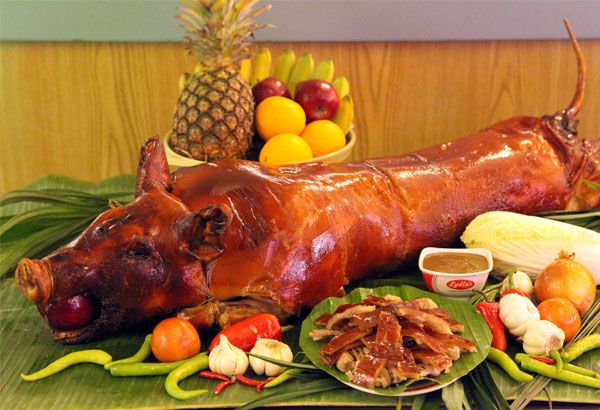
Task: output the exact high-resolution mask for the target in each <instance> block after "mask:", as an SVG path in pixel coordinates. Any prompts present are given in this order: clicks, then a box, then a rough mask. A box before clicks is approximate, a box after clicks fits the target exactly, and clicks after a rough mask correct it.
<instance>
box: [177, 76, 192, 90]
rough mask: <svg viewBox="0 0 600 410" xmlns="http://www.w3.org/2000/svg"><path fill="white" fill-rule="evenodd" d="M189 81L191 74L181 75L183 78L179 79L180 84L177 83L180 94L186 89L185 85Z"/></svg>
mask: <svg viewBox="0 0 600 410" xmlns="http://www.w3.org/2000/svg"><path fill="white" fill-rule="evenodd" d="M189 79H190V75H189V73H183V74H181V76H180V77H179V82H178V83H177V85H178V86H179V92H182V91H183V89H184V88H185V85H186V84H187V82H188V80H189Z"/></svg>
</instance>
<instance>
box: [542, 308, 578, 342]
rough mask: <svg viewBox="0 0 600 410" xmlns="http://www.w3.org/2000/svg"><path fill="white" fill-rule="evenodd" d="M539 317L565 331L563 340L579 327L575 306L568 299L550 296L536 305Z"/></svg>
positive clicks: (570, 337) (568, 337)
mask: <svg viewBox="0 0 600 410" xmlns="http://www.w3.org/2000/svg"><path fill="white" fill-rule="evenodd" d="M538 311H539V312H540V319H542V320H549V321H550V322H552V323H554V324H555V325H556V326H558V327H560V328H561V329H562V330H563V332H565V341H569V340H571V339H572V338H573V337H574V336H575V335H576V334H577V332H578V331H579V328H580V327H581V318H580V317H579V312H578V311H577V308H576V307H575V305H574V304H573V303H571V301H570V300H569V299H565V298H551V299H546V300H544V301H543V302H542V303H540V304H539V305H538Z"/></svg>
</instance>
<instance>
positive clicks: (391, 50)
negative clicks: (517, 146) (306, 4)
mask: <svg viewBox="0 0 600 410" xmlns="http://www.w3.org/2000/svg"><path fill="white" fill-rule="evenodd" d="M581 43H582V48H583V52H584V53H585V56H586V59H587V63H588V73H589V74H588V85H587V97H586V100H585V104H584V108H583V110H582V112H581V114H580V120H581V124H580V128H579V129H580V134H581V135H582V136H585V137H588V138H594V139H598V138H600V40H590V41H582V42H581ZM270 47H271V48H272V50H273V52H274V54H275V55H276V54H278V53H279V52H280V51H281V50H283V49H285V48H290V47H291V48H293V49H294V50H295V51H296V53H297V54H299V53H301V52H303V51H306V50H310V51H312V52H313V54H314V56H315V58H316V59H317V60H318V59H320V58H324V57H330V58H333V59H334V60H335V63H336V72H337V73H340V74H345V75H347V76H348V77H349V78H350V81H351V94H352V95H353V97H354V98H355V104H356V120H355V122H356V127H357V133H358V142H357V145H356V147H355V151H354V153H353V158H354V159H362V158H367V157H375V156H384V155H394V154H400V153H404V152H407V151H412V150H416V149H419V148H422V147H425V146H429V145H432V144H437V143H441V142H444V141H448V140H451V139H454V138H456V137H459V136H463V135H467V134H469V133H472V132H474V131H476V130H478V129H480V128H482V127H485V126H487V125H489V124H491V123H493V122H495V121H498V120H501V119H504V118H508V117H511V116H513V115H516V114H528V115H542V114H551V113H554V112H555V111H557V110H559V109H562V108H563V107H564V106H565V105H566V104H567V103H568V102H569V101H570V99H571V96H572V94H573V91H574V87H575V79H576V74H577V72H576V60H575V57H574V55H573V51H572V50H571V48H570V46H569V44H568V42H566V41H530V42H527V41H519V42H443V43H416V42H408V43H294V44H289V43H277V44H271V45H270ZM0 59H1V67H0V125H1V134H0V173H1V179H0V192H5V191H7V190H9V189H14V188H17V187H20V186H22V185H23V184H25V183H27V182H29V181H31V180H32V179H34V178H37V177H39V176H42V175H45V174H48V173H54V174H63V175H68V176H71V177H77V178H81V179H86V180H99V179H101V178H105V177H108V176H112V175H116V174H119V173H132V172H134V171H135V168H136V164H137V156H138V150H139V147H140V145H141V143H142V141H143V140H144V139H145V138H147V137H149V136H151V135H155V134H160V135H164V133H165V132H166V131H167V130H168V129H169V127H170V125H171V117H172V107H173V105H174V103H175V100H176V98H177V81H178V78H179V75H180V74H181V73H182V72H184V71H191V70H192V69H193V66H194V64H195V62H194V59H193V57H191V56H189V55H187V53H186V52H185V51H184V50H183V49H182V47H181V45H180V44H160V43H149V44H143V43H3V44H2V45H1V49H0Z"/></svg>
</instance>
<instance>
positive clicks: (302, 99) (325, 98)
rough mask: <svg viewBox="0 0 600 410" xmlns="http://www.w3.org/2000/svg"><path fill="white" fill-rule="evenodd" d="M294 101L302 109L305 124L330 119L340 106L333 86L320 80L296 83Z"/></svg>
mask: <svg viewBox="0 0 600 410" xmlns="http://www.w3.org/2000/svg"><path fill="white" fill-rule="evenodd" d="M294 100H296V102H297V103H298V104H300V106H302V108H303V109H304V112H305V113H306V120H307V122H310V121H316V120H330V119H332V118H333V116H334V115H335V113H336V112H337V110H338V106H339V104H340V100H339V98H338V95H337V91H335V88H334V87H333V85H331V84H330V83H328V82H327V81H322V80H306V81H302V82H301V83H298V85H297V86H296V95H295V96H294Z"/></svg>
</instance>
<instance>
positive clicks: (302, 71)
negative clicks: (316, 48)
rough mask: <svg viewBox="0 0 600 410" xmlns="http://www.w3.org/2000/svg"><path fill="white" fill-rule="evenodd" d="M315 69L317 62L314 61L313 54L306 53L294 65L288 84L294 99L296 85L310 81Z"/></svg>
mask: <svg viewBox="0 0 600 410" xmlns="http://www.w3.org/2000/svg"><path fill="white" fill-rule="evenodd" d="M314 68H315V61H314V60H313V56H312V54H310V53H304V54H302V55H301V56H300V57H299V58H298V60H297V61H296V64H294V68H292V72H291V73H290V79H289V81H288V84H287V86H288V90H290V94H291V95H292V98H293V97H294V92H295V91H296V85H297V84H298V83H300V82H302V81H306V80H308V79H309V78H310V76H311V75H312V73H313V69H314Z"/></svg>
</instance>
